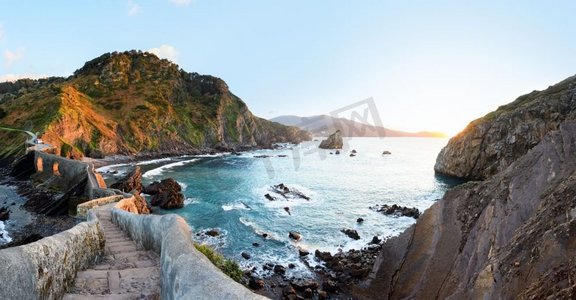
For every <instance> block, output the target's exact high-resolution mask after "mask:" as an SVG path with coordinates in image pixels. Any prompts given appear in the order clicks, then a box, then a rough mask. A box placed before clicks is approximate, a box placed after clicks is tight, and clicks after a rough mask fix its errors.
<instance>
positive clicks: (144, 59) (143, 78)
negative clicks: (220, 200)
mask: <svg viewBox="0 0 576 300" xmlns="http://www.w3.org/2000/svg"><path fill="white" fill-rule="evenodd" d="M0 126H6V127H10V128H21V129H26V130H31V131H40V132H43V139H44V140H45V141H46V142H47V143H50V144H52V145H55V146H56V147H57V149H58V152H59V153H60V154H61V155H63V156H68V157H81V156H83V155H86V156H92V157H100V156H102V155H110V154H137V153H147V154H154V153H157V154H160V153H165V154H178V153H188V152H190V151H195V150H199V149H205V148H244V147H256V146H260V147H268V146H270V144H271V143H274V142H300V141H302V140H305V139H309V136H308V134H307V133H306V132H303V131H301V130H299V129H297V128H294V127H287V126H284V125H280V124H277V123H273V122H270V121H267V120H264V119H261V118H258V117H255V116H254V115H252V113H251V112H250V110H249V109H248V107H247V106H246V104H245V103H244V102H243V101H242V100H241V99H240V98H238V97H237V96H235V95H234V94H232V93H231V92H230V91H229V90H228V86H227V85H226V83H225V82H224V81H223V80H221V79H219V78H216V77H213V76H206V75H199V74H197V73H188V72H185V71H184V70H181V69H179V67H178V66H177V65H175V64H173V63H171V62H169V61H167V60H164V59H159V58H157V57H156V56H155V55H153V54H150V53H144V52H140V51H129V52H122V53H116V52H115V53H107V54H104V55H102V56H100V57H98V58H96V59H93V60H91V61H89V62H87V63H86V64H85V65H84V66H83V67H82V68H80V69H78V70H77V71H76V72H74V75H73V76H71V77H69V78H51V79H44V80H22V81H17V82H15V83H1V84H0ZM25 138H26V137H25V136H23V135H19V134H17V133H11V132H0V149H4V150H2V151H1V153H0V155H4V156H5V155H8V154H13V153H16V152H18V151H22V148H23V147H22V146H21V145H22V144H23V141H24V140H25Z"/></svg>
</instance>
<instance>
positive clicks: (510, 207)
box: [357, 117, 576, 299]
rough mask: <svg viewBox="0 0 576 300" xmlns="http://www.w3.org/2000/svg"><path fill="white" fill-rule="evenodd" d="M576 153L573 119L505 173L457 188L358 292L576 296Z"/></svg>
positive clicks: (394, 244) (399, 240) (386, 250)
mask: <svg viewBox="0 0 576 300" xmlns="http://www.w3.org/2000/svg"><path fill="white" fill-rule="evenodd" d="M563 118H566V117H563ZM575 154H576V123H575V122H572V121H565V122H564V123H562V124H561V125H559V127H558V130H555V131H551V132H549V133H548V134H547V135H546V136H545V137H544V138H543V139H542V141H541V142H540V143H539V144H538V145H537V146H535V147H533V148H532V149H531V150H530V151H528V152H527V153H526V154H525V155H523V156H521V157H520V158H519V159H517V160H516V161H515V162H513V163H511V164H510V165H509V166H508V167H507V168H506V169H504V170H503V171H501V172H500V173H498V174H496V175H494V176H492V177H491V178H489V179H487V180H485V181H482V182H469V183H466V184H463V185H460V186H459V187H456V188H454V189H452V190H450V191H448V192H447V193H446V195H445V196H444V197H443V199H441V200H440V201H438V202H436V203H435V204H434V205H433V206H432V207H431V208H430V209H428V210H427V211H426V212H425V213H424V214H423V215H422V216H421V217H420V218H419V220H418V222H417V223H416V224H415V225H414V226H412V227H411V228H409V229H408V230H407V231H405V232H404V233H403V234H401V235H400V236H398V237H395V238H392V239H390V240H388V241H387V242H386V243H385V244H384V245H383V248H382V251H381V252H380V255H379V257H378V260H377V262H376V264H375V267H374V269H373V271H372V274H371V275H370V276H369V277H370V278H371V280H369V281H368V282H367V283H366V286H367V287H368V288H367V289H358V290H357V292H358V294H362V295H364V296H368V297H376V296H380V295H382V294H383V295H387V297H386V298H389V299H404V298H416V299H430V298H435V299H445V298H452V299H482V298H484V299H516V298H519V299H541V298H552V299H568V298H570V297H572V296H573V293H574V289H575V288H576V283H574V281H573V280H572V278H575V276H576V263H575V261H574V259H573V257H575V256H576V247H575V246H574V245H575V244H576V238H575V236H576V173H575V172H576V155H575ZM486 174H488V173H486Z"/></svg>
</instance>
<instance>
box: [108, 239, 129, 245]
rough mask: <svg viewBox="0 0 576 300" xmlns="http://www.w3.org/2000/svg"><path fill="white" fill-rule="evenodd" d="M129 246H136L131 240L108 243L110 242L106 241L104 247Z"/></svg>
mask: <svg viewBox="0 0 576 300" xmlns="http://www.w3.org/2000/svg"><path fill="white" fill-rule="evenodd" d="M131 245H136V243H134V241H132V240H128V239H126V240H118V241H117V240H114V241H110V240H106V247H119V246H131Z"/></svg>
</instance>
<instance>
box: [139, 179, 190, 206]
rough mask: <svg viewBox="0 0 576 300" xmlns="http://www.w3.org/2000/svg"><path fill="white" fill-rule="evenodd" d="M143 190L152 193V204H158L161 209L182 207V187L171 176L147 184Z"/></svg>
mask: <svg viewBox="0 0 576 300" xmlns="http://www.w3.org/2000/svg"><path fill="white" fill-rule="evenodd" d="M144 192H145V193H146V194H149V195H152V201H151V204H152V206H160V207H161V208H163V209H172V208H182V207H184V195H182V187H180V185H179V184H178V182H176V180H174V179H172V178H167V179H163V180H162V181H160V182H154V183H152V184H150V185H149V186H147V187H146V188H145V189H144Z"/></svg>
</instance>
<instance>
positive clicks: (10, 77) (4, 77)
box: [0, 74, 48, 82]
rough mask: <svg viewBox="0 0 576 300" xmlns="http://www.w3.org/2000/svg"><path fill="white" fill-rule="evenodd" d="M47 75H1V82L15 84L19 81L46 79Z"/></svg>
mask: <svg viewBox="0 0 576 300" xmlns="http://www.w3.org/2000/svg"><path fill="white" fill-rule="evenodd" d="M46 77H48V76H47V75H38V74H2V75H0V82H5V81H10V82H14V81H16V80H18V79H24V78H30V79H39V78H46Z"/></svg>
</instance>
